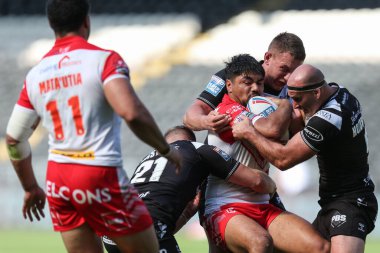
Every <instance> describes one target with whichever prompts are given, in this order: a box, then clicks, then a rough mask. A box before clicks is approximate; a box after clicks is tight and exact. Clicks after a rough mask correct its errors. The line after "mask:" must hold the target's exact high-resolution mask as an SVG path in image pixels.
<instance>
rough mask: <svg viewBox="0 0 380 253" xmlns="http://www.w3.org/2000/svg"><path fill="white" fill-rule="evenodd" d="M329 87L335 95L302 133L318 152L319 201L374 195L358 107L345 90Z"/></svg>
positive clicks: (363, 130)
mask: <svg viewBox="0 0 380 253" xmlns="http://www.w3.org/2000/svg"><path fill="white" fill-rule="evenodd" d="M330 85H333V86H337V87H338V89H337V91H336V92H335V93H334V94H333V95H332V96H331V98H330V99H329V100H328V101H327V102H326V103H325V104H324V105H323V106H322V107H321V108H320V109H319V110H318V111H317V112H316V113H315V114H314V115H313V116H311V117H310V118H309V119H308V120H307V122H306V126H305V128H304V129H303V130H302V131H301V136H302V138H303V140H304V141H305V143H306V144H307V145H308V146H309V147H310V148H311V149H313V150H314V151H315V152H317V160H318V165H319V170H320V187H319V194H320V197H321V198H330V197H336V196H340V195H342V194H347V193H355V192H373V190H374V185H373V182H372V181H371V179H370V177H369V175H368V171H369V165H368V145H367V136H366V130H365V123H364V119H363V115H362V109H361V106H360V103H359V101H358V100H357V99H356V98H355V97H354V96H353V95H352V94H351V93H350V92H349V91H348V90H347V89H346V88H344V87H342V86H338V85H337V84H335V83H331V84H330Z"/></svg>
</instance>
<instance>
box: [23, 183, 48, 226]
mask: <svg viewBox="0 0 380 253" xmlns="http://www.w3.org/2000/svg"><path fill="white" fill-rule="evenodd" d="M45 202H46V195H45V192H44V190H42V189H41V187H39V186H38V185H36V186H35V187H33V188H31V189H28V190H27V191H25V195H24V205H23V207H22V214H23V216H24V218H25V219H27V218H28V219H29V220H30V221H33V216H34V217H36V219H37V220H40V219H41V217H42V218H45V214H44V207H45Z"/></svg>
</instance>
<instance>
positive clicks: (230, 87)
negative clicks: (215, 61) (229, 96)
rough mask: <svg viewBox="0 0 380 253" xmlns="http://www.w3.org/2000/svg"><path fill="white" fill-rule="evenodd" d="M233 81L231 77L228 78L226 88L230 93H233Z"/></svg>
mask: <svg viewBox="0 0 380 253" xmlns="http://www.w3.org/2000/svg"><path fill="white" fill-rule="evenodd" d="M232 85H233V84H232V82H231V80H230V79H226V88H227V91H228V93H231V92H232Z"/></svg>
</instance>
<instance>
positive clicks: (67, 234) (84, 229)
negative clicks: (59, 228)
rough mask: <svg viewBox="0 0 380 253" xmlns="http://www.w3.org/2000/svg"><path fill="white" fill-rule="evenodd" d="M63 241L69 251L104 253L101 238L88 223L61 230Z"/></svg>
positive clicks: (76, 252) (70, 252) (71, 252)
mask: <svg viewBox="0 0 380 253" xmlns="http://www.w3.org/2000/svg"><path fill="white" fill-rule="evenodd" d="M61 237H62V240H63V243H64V244H65V247H66V250H67V252H69V253H102V252H103V246H102V242H101V240H100V238H99V237H98V236H97V235H96V234H95V232H94V231H93V230H92V229H91V228H90V227H89V226H88V224H87V223H85V224H83V225H82V226H80V227H77V228H75V229H72V230H69V231H64V232H61Z"/></svg>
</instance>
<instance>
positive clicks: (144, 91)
mask: <svg viewBox="0 0 380 253" xmlns="http://www.w3.org/2000/svg"><path fill="white" fill-rule="evenodd" d="M90 2H91V4H92V10H91V13H92V14H91V21H92V33H91V36H90V40H89V41H90V42H92V43H94V44H96V45H99V46H101V47H103V48H107V49H113V50H116V51H117V52H119V53H120V54H121V55H122V57H123V58H124V59H125V61H126V62H127V63H128V65H129V66H130V69H131V72H132V83H133V85H134V87H135V89H136V90H137V93H138V95H139V96H140V98H141V99H142V100H143V102H144V103H145V105H146V106H147V107H148V109H149V110H150V111H151V113H152V114H153V116H154V118H155V119H156V121H157V123H158V125H159V126H160V128H161V130H162V131H163V132H164V131H166V130H167V129H168V128H169V127H171V126H174V125H177V124H181V123H182V116H183V114H184V112H185V110H186V109H187V107H188V106H189V105H190V104H191V103H192V102H193V101H194V99H195V98H196V97H197V96H198V95H199V93H200V92H201V91H202V90H203V88H204V87H205V85H206V84H207V82H208V81H209V79H210V78H211V76H212V75H213V74H214V73H215V72H217V71H218V70H220V69H221V68H223V62H224V61H226V60H228V59H229V58H230V57H231V56H233V55H235V54H239V53H249V54H251V55H252V56H254V57H256V58H257V59H258V60H261V59H262V57H263V56H264V53H265V51H266V50H267V47H268V45H269V43H270V41H271V40H272V39H273V38H274V37H275V36H276V35H277V34H279V33H281V32H285V31H287V32H291V33H295V34H297V35H298V36H299V37H300V38H301V39H302V40H303V42H304V46H305V49H306V55H307V56H306V60H305V63H310V64H314V65H316V66H317V67H319V68H320V69H321V70H322V71H323V72H324V73H325V76H326V80H327V81H329V82H332V81H334V82H337V83H339V84H341V85H343V86H345V87H347V88H349V90H350V91H351V92H352V93H353V94H354V95H356V96H357V97H358V98H359V100H360V101H361V104H362V107H363V111H364V117H365V120H366V126H367V132H368V137H369V147H370V159H369V162H370V173H371V176H372V179H373V180H374V181H375V184H376V185H377V186H378V188H377V196H378V198H380V195H379V185H380V171H379V168H380V156H379V155H378V154H377V152H378V149H379V147H380V135H379V134H378V131H377V129H378V124H379V123H380V119H379V116H380V115H379V113H378V106H377V103H378V102H376V101H378V100H379V96H380V87H379V83H380V50H379V45H380V36H379V32H378V28H376V27H377V26H378V24H379V23H380V0H319V1H314V0H220V1H214V0H202V1H196V0H161V1H156V0H134V1H118V0H108V1H101V0H92V1H90ZM44 14H45V1H43V0H33V1H31V0H9V1H8V0H0V93H1V94H2V98H1V99H0V122H2V123H1V124H0V200H1V208H0V230H4V231H6V230H8V229H37V230H52V228H51V221H50V217H49V216H48V217H47V218H45V219H44V220H43V221H42V222H40V223H32V224H30V223H29V222H27V221H24V220H23V218H22V215H21V206H22V198H23V191H22V190H21V186H20V183H19V182H18V179H17V177H16V174H15V173H14V171H13V169H12V167H11V164H10V162H9V161H8V156H7V153H6V149H5V144H4V135H5V131H6V123H7V121H8V118H9V116H10V114H11V112H12V108H13V105H14V103H15V102H16V100H17V98H18V94H19V92H20V90H21V87H22V84H23V80H24V77H25V75H26V74H27V72H28V70H29V69H30V67H31V66H32V65H34V64H35V63H36V62H38V60H39V59H40V58H41V57H42V56H43V55H44V53H46V52H47V51H48V50H49V49H50V47H51V46H52V45H53V43H54V34H53V32H52V30H51V29H50V28H49V25H48V22H47V19H46V17H45V16H44ZM376 31H377V32H376ZM122 135H123V136H122V139H123V148H124V151H123V154H124V164H125V168H126V170H127V172H128V174H130V173H131V172H132V171H133V170H134V168H135V166H136V165H137V164H138V162H139V161H140V159H141V158H142V157H144V156H145V155H146V154H147V153H148V152H149V151H150V149H151V148H150V147H148V146H146V145H144V144H142V143H141V142H140V141H139V140H137V138H136V137H134V136H133V134H132V133H131V132H130V131H129V129H127V127H125V126H124V127H123V133H122ZM205 136H206V132H197V137H198V140H199V141H201V142H202V141H203V140H204V138H205ZM31 144H32V150H33V164H34V168H35V173H36V175H37V177H38V180H39V182H40V184H41V185H44V179H45V171H46V158H47V138H46V136H45V135H44V130H43V129H40V128H39V129H38V130H37V131H36V132H35V134H34V135H33V136H32V139H31ZM271 175H272V176H273V177H275V178H276V180H277V183H278V187H279V192H280V195H281V196H282V199H283V201H284V203H285V205H286V207H287V208H288V210H290V211H292V212H294V213H296V214H299V215H300V216H302V217H304V218H306V219H307V220H309V221H313V219H314V217H315V216H316V214H317V212H318V210H319V206H318V204H317V200H318V168H317V164H316V161H315V159H311V160H309V161H307V162H305V163H302V164H300V165H298V166H296V168H294V169H291V170H289V171H288V172H278V171H276V169H275V168H272V169H271ZM46 213H48V211H47V208H46ZM376 225H377V227H376V228H375V231H374V232H372V234H370V236H369V238H380V228H379V222H377V224H376ZM182 233H186V234H188V235H189V236H191V237H192V238H194V239H196V238H198V239H204V234H203V230H202V229H201V227H200V226H199V225H198V222H197V220H196V217H194V218H193V219H192V220H191V222H190V223H189V224H188V225H187V226H186V227H185V229H184V231H183V232H182Z"/></svg>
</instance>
